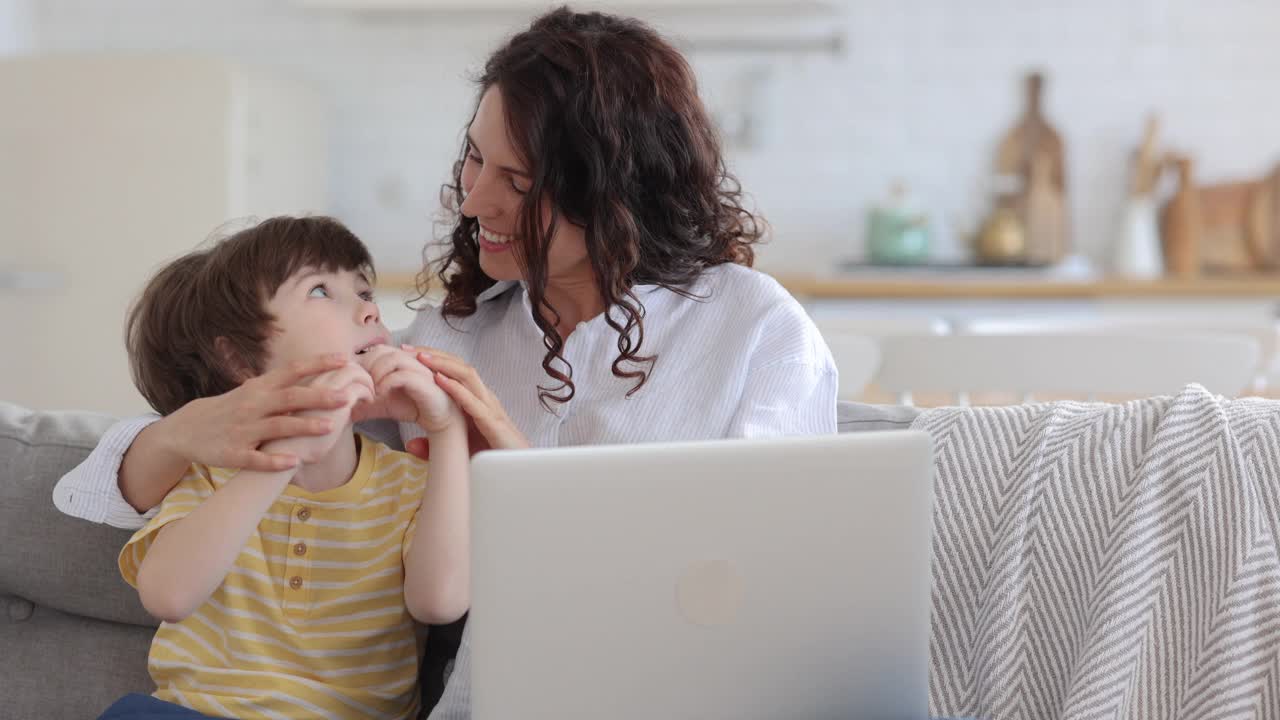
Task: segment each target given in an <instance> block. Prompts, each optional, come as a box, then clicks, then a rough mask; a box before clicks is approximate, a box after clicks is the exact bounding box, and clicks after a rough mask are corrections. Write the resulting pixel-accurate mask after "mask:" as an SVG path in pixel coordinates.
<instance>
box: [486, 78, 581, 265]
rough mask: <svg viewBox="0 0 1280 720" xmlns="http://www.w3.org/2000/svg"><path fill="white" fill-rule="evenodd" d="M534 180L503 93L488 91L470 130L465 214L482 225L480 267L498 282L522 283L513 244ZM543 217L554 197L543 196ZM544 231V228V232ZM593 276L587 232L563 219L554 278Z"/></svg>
mask: <svg viewBox="0 0 1280 720" xmlns="http://www.w3.org/2000/svg"><path fill="white" fill-rule="evenodd" d="M531 185H532V178H531V177H530V173H529V170H528V169H527V166H526V163H525V162H524V161H523V160H522V159H521V157H520V154H519V153H518V152H517V151H516V148H515V145H514V143H512V141H511V137H510V135H509V134H508V133H507V116H506V111H505V108H504V102H503V98H502V93H501V92H500V91H499V89H498V87H497V86H494V87H490V88H489V89H488V90H486V91H485V93H484V95H483V96H481V98H480V105H479V107H477V108H476V115H475V119H474V120H472V121H471V126H470V127H469V128H468V129H467V155H466V159H465V160H464V161H463V166H462V192H463V196H464V197H465V199H464V200H463V202H462V207H461V211H462V214H463V215H466V216H467V217H471V218H475V219H476V221H477V222H478V223H479V224H480V233H479V234H480V237H479V241H480V268H481V269H482V270H484V273H485V275H488V276H489V277H491V278H493V279H494V280H521V279H524V274H523V272H521V269H520V264H519V261H518V259H517V257H516V253H514V252H512V245H511V243H512V241H513V240H516V241H518V238H516V237H515V235H516V232H517V230H518V225H519V221H520V212H521V208H522V206H523V204H524V201H525V197H526V196H527V194H528V192H529V190H530V186H531ZM540 202H541V203H542V217H543V219H544V220H545V221H546V222H548V223H549V222H550V218H551V210H552V206H551V199H550V198H549V197H547V196H546V195H544V196H543V197H542V198H540ZM544 229H545V228H544ZM584 270H585V271H586V272H590V271H591V267H590V263H589V262H588V258H587V243H586V233H585V231H584V229H583V228H582V227H580V226H578V225H574V224H573V223H571V222H568V221H567V220H566V219H564V217H563V216H561V218H560V221H559V222H558V223H557V227H556V232H555V235H554V236H553V237H552V239H551V246H550V248H549V250H548V257H547V275H548V278H550V279H555V278H562V277H566V276H573V275H576V274H578V273H581V272H583V271H584Z"/></svg>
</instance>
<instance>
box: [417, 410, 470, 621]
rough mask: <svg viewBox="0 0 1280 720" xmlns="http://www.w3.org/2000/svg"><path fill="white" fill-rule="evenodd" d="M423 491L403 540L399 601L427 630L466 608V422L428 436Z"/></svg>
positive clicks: (468, 564)
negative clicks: (428, 455)
mask: <svg viewBox="0 0 1280 720" xmlns="http://www.w3.org/2000/svg"><path fill="white" fill-rule="evenodd" d="M429 441H430V443H431V459H430V461H429V462H428V465H427V472H428V475H427V488H426V490H425V491H424V492H423V494H422V505H421V506H420V507H419V508H418V515H417V518H416V519H415V522H414V526H415V527H414V528H413V534H412V536H411V537H408V538H406V542H408V543H409V551H408V553H407V554H406V555H405V559H404V572H405V579H404V599H405V605H406V606H407V607H408V609H409V613H410V614H411V615H413V617H414V619H416V620H418V621H419V622H422V623H426V624H429V625H443V624H446V623H451V622H453V621H455V620H457V619H458V618H460V617H462V616H463V614H465V613H466V611H467V609H468V608H469V607H470V606H471V485H470V453H469V451H468V448H467V430H466V423H464V422H456V423H452V424H450V425H449V426H448V427H447V428H445V429H444V430H442V431H440V432H438V433H433V434H431V435H430V436H429Z"/></svg>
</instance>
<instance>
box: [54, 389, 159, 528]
mask: <svg viewBox="0 0 1280 720" xmlns="http://www.w3.org/2000/svg"><path fill="white" fill-rule="evenodd" d="M159 419H160V416H159V415H155V414H150V415H141V416H138V417H135V418H130V419H128V420H121V421H120V422H118V423H116V424H115V425H112V426H111V427H110V428H109V429H108V430H107V432H106V433H105V434H104V435H103V436H102V438H101V439H100V440H99V441H98V446H97V447H95V448H94V449H93V452H91V453H89V456H88V457H86V458H85V459H84V461H83V462H81V463H80V464H79V465H77V466H76V467H75V468H74V469H72V470H71V471H70V472H68V473H67V474H66V475H63V476H62V478H61V479H59V480H58V484H57V485H55V486H54V488H53V504H54V506H55V507H57V508H58V510H60V511H62V512H64V513H66V514H67V515H70V516H72V517H77V518H80V519H82V520H88V521H89V522H96V523H106V524H107V525H111V526H112V527H118V528H124V529H126V530H136V529H138V528H140V527H142V526H143V525H146V524H147V521H148V520H149V519H151V518H152V517H154V516H155V514H156V508H152V509H151V510H149V511H147V512H145V513H139V512H138V511H137V510H134V509H133V506H132V505H130V504H129V503H128V502H127V501H126V500H125V499H124V495H122V494H121V493H120V482H119V478H120V463H121V462H122V461H123V460H124V454H125V452H126V451H127V450H128V449H129V446H130V445H132V444H133V441H134V440H135V439H136V438H137V437H138V434H139V433H141V432H142V431H143V430H145V429H146V428H147V427H148V426H149V425H151V423H153V422H155V421H157V420H159Z"/></svg>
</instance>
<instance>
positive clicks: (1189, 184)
mask: <svg viewBox="0 0 1280 720" xmlns="http://www.w3.org/2000/svg"><path fill="white" fill-rule="evenodd" d="M1169 162H1170V164H1171V165H1172V166H1173V168H1174V169H1175V170H1176V171H1177V174H1178V191H1177V192H1176V193H1175V194H1174V196H1173V197H1172V198H1170V199H1169V203H1168V204H1167V205H1165V208H1164V214H1163V217H1162V218H1161V228H1160V230H1161V234H1162V236H1163V237H1162V240H1163V243H1164V262H1165V270H1166V271H1168V273H1169V274H1170V275H1174V276H1177V277H1194V276H1195V275H1197V274H1199V272H1200V223H1201V216H1200V215H1201V214H1200V193H1199V191H1198V190H1197V189H1196V187H1195V179H1194V177H1193V175H1194V173H1193V167H1192V162H1191V158H1189V157H1186V156H1181V155H1175V156H1172V157H1170V159H1169Z"/></svg>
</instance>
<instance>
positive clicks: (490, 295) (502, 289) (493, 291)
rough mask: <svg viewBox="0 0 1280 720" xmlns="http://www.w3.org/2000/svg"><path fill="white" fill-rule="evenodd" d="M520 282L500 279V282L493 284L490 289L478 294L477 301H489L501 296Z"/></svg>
mask: <svg viewBox="0 0 1280 720" xmlns="http://www.w3.org/2000/svg"><path fill="white" fill-rule="evenodd" d="M519 284H520V283H518V282H516V281H515V280H499V281H498V282H496V283H494V284H493V286H492V287H490V288H489V289H488V290H485V291H484V292H482V293H480V294H479V295H477V296H476V302H477V303H482V302H488V301H489V300H492V299H494V298H496V297H499V296H501V295H502V294H504V293H506V292H507V291H508V290H510V289H511V288H513V287H515V286H516V285H519Z"/></svg>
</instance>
